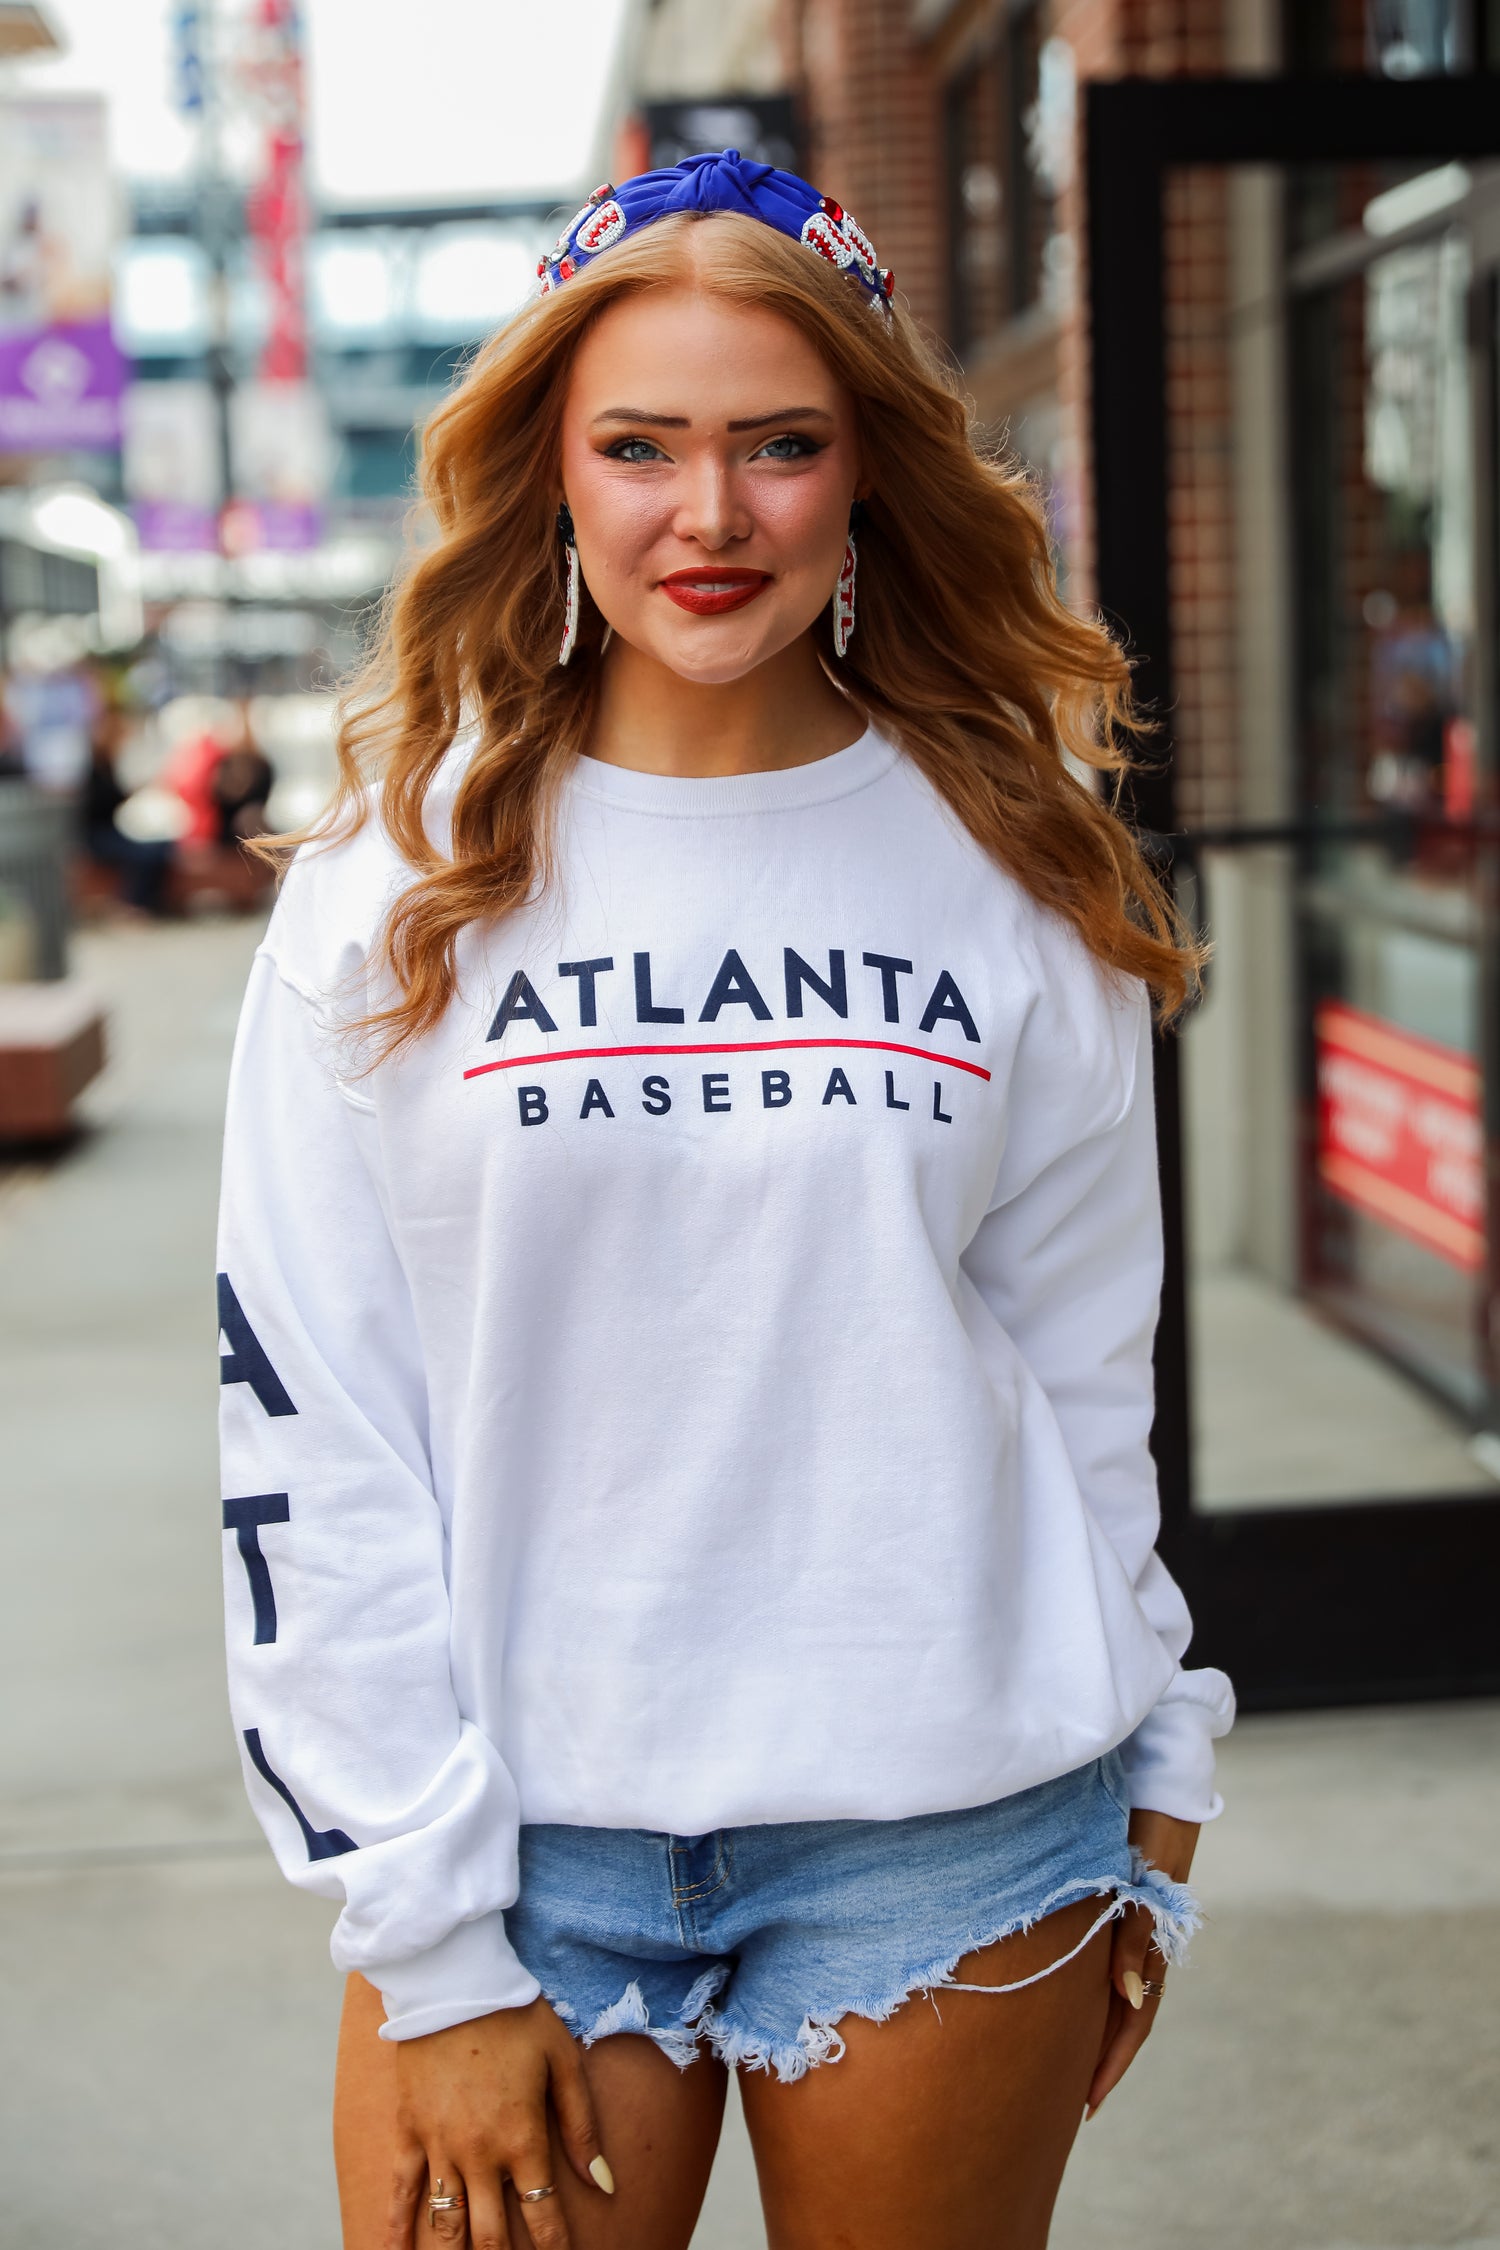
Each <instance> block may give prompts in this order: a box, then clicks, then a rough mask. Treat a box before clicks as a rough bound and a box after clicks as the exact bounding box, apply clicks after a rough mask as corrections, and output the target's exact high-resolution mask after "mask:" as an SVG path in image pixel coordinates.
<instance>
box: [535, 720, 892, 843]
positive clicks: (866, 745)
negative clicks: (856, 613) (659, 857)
mask: <svg viewBox="0 0 1500 2250" xmlns="http://www.w3.org/2000/svg"><path fill="white" fill-rule="evenodd" d="M897 755H898V753H897V751H896V748H895V746H894V744H892V743H890V742H887V741H886V739H885V737H884V735H881V734H877V733H876V731H875V729H874V727H872V726H871V727H866V729H865V731H864V733H863V734H862V735H861V736H860V737H859V740H858V741H857V742H851V743H850V744H849V746H848V748H847V749H844V750H835V751H834V752H833V754H832V756H831V757H827V758H813V759H811V760H810V761H809V762H808V763H807V764H806V765H801V766H781V767H778V768H777V769H776V771H775V772H772V773H732V774H722V775H717V776H715V777H714V778H712V779H710V780H702V779H698V778H696V777H694V778H685V777H683V776H681V775H679V774H669V773H641V772H640V771H639V770H638V769H637V768H636V767H634V766H614V765H606V764H605V763H604V761H603V760H602V759H599V758H588V757H579V758H578V759H577V761H576V763H575V765H574V768H573V773H572V777H571V779H572V786H573V788H574V789H576V790H577V791H578V792H579V793H580V795H582V796H585V797H593V798H596V799H598V801H599V802H600V803H601V804H606V805H620V806H623V807H624V808H625V809H626V810H628V811H631V812H646V813H664V814H666V815H668V816H669V817H673V816H675V817H676V818H679V819H688V820H703V819H712V818H713V817H714V816H715V815H717V814H724V813H758V812H799V811H801V810H802V809H803V808H804V807H805V806H808V805H823V804H827V803H828V802H829V800H830V799H831V798H835V797H847V796H849V795H850V794H851V793H852V792H853V791H854V790H856V789H864V788H866V787H867V786H868V785H869V783H870V782H872V781H878V780H879V778H880V776H881V775H882V774H884V773H887V772H889V770H890V768H891V767H892V766H893V765H894V764H895V762H896V758H897Z"/></svg>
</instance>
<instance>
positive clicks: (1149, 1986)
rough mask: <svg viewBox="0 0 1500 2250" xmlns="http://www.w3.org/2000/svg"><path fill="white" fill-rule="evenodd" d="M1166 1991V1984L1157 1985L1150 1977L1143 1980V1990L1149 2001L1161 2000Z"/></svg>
mask: <svg viewBox="0 0 1500 2250" xmlns="http://www.w3.org/2000/svg"><path fill="white" fill-rule="evenodd" d="M1166 1989H1167V1988H1166V1986H1165V1985H1164V1984H1157V1983H1155V1982H1154V1981H1153V1980H1152V1979H1151V1978H1150V1977H1142V1979H1141V1990H1142V1992H1144V1993H1145V1995H1146V1997H1147V1998H1148V1999H1149V2000H1159V1999H1160V1998H1161V1996H1162V1994H1163V1993H1164V1992H1165V1991H1166Z"/></svg>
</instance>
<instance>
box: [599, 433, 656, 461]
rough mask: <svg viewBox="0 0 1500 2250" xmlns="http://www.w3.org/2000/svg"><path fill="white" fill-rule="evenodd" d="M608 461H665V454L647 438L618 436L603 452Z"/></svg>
mask: <svg viewBox="0 0 1500 2250" xmlns="http://www.w3.org/2000/svg"><path fill="white" fill-rule="evenodd" d="M605 459H606V460H608V461H665V459H666V455H665V454H664V453H663V452H662V449H661V447H660V446H659V445H653V444H652V443H651V440H650V439H649V438H643V437H626V438H620V439H618V440H617V441H616V443H615V444H614V445H612V446H610V447H609V449H608V451H607V452H606V454H605Z"/></svg>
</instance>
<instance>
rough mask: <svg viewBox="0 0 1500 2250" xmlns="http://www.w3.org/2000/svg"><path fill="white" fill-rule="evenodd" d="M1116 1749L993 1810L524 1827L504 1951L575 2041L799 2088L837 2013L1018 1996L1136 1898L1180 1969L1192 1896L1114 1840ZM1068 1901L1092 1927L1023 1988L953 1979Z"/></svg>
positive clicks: (876, 2013)
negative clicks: (675, 1825) (626, 2039)
mask: <svg viewBox="0 0 1500 2250" xmlns="http://www.w3.org/2000/svg"><path fill="white" fill-rule="evenodd" d="M1126 1819H1127V1806H1126V1794H1125V1775H1124V1768H1123V1766H1122V1764H1121V1761H1120V1756H1119V1753H1118V1752H1117V1751H1113V1750H1112V1751H1110V1752H1109V1753H1108V1754H1107V1755H1106V1756H1104V1757H1102V1758H1096V1759H1095V1760H1093V1762H1092V1763H1091V1764H1089V1765H1086V1766H1080V1767H1078V1768H1077V1769H1076V1770H1075V1771H1074V1772H1072V1773H1065V1774H1061V1775H1059V1776H1058V1777H1057V1779H1056V1780H1053V1781H1044V1782H1041V1783H1040V1784H1039V1785H1038V1786H1037V1787H1036V1788H1033V1789H1023V1790H1021V1791H1019V1792H1018V1793H1017V1794H1016V1795H1014V1796H1011V1797H1001V1798H999V1799H997V1800H996V1802H995V1803H994V1804H990V1805H975V1806H972V1807H969V1808H967V1809H966V1810H964V1811H961V1812H940V1813H928V1814H925V1815H922V1816H920V1817H919V1818H916V1819H910V1820H812V1821H793V1822H788V1823H785V1824H782V1823H774V1824H768V1825H766V1826H763V1827H749V1828H721V1829H717V1830H715V1831H714V1833H713V1834H711V1835H708V1836H673V1835H669V1834H666V1833H664V1832H662V1831H660V1830H656V1829H645V1828H572V1827H562V1826H552V1825H545V1826H543V1825H532V1826H526V1827H523V1828H522V1830H521V1887H520V1897H519V1900H518V1902H517V1904H516V1905H515V1906H513V1907H509V1908H507V1909H506V1915H505V1923H506V1929H507V1931H508V1933H509V1936H510V1940H511V1943H512V1945H513V1946H514V1947H515V1949H516V1952H517V1953H518V1954H519V1955H520V1957H521V1959H522V1961H524V1962H525V1964H526V1966H527V1968H528V1969H530V1970H531V1972H532V1974H533V1976H535V1978H536V1979H537V1982H538V1983H539V1984H540V1985H541V1987H542V1990H543V1992H544V1993H545V1994H546V1996H547V1998H548V2000H550V2001H551V2003H552V2005H553V2007H554V2008H555V2009H556V2010H557V2012H558V2014H559V2015H560V2016H561V2017H562V2019H563V2021H564V2022H565V2023H567V2024H568V2025H570V2026H571V2027H572V2029H573V2031H574V2033H575V2035H576V2036H577V2037H578V2038H579V2039H581V2040H582V2041H583V2043H584V2044H585V2046H591V2045H592V2044H593V2043H594V2041H595V2040H597V2039H605V2038H608V2037H609V2036H610V2035H611V2034H612V2033H615V2032H622V2031H631V2032H640V2033H644V2034H645V2036H646V2037H647V2038H650V2039H654V2040H655V2041H656V2044H657V2045H658V2046H659V2047H660V2048H661V2049H662V2051H663V2053H664V2054H666V2055H669V2056H670V2057H671V2059H672V2061H673V2062H675V2063H678V2064H680V2065H682V2066H684V2067H685V2066H686V2065H687V2064H688V2063H690V2062H692V2061H693V2060H694V2059H695V2057H696V2056H697V2055H698V2053H699V2052H700V2046H701V2044H702V2043H706V2044H707V2046H708V2047H709V2048H710V2049H711V2050H712V2052H714V2053H715V2054H717V2055H718V2056H719V2058H720V2060H721V2061H723V2062H724V2063H726V2064H728V2065H729V2066H731V2067H738V2068H742V2069H750V2070H774V2071H775V2072H776V2075H777V2076H778V2077H779V2078H782V2079H794V2078H800V2077H801V2076H802V2075H803V2073H804V2072H805V2071H807V2070H809V2069H811V2068H812V2067H813V2066H814V2065H816V2064H818V2063H825V2062H836V2061H837V2060H838V2059H839V2057H840V2055H841V2054H842V2053H843V2051H844V2047H843V2041H842V2040H841V2039H840V2037H839V2035H838V2031H837V2028H836V2027H837V2025H838V2023H839V2021H840V2020H841V2018H843V2017H844V2016H851V2015H853V2016H864V2017H867V2018H868V2019H869V2020H870V2021H871V2022H874V2023H881V2022H883V2021H884V2020H885V2018H886V2017H887V2016H889V2015H891V2014H892V2013H893V2011H894V2010H895V2009H897V2008H899V2007H900V2005H901V2003H902V2002H903V2001H904V2000H908V1999H910V1998H911V1996H912V1995H913V1994H914V1993H918V1992H929V1991H933V1990H938V1989H941V1988H943V1987H948V1988H949V1989H952V1990H956V1991H999V1992H1005V1991H1014V1990H1016V1989H1017V1985H1018V1984H1020V1983H1026V1984H1031V1983H1035V1982H1036V1981H1037V1978H1039V1977H1044V1976H1050V1975H1051V1974H1052V1971H1053V1970H1054V1969H1059V1968H1061V1967H1062V1965H1063V1961H1065V1960H1071V1959H1072V1957H1073V1954H1074V1953H1078V1952H1081V1951H1082V1949H1083V1947H1084V1946H1085V1945H1086V1944H1087V1943H1088V1942H1089V1939H1090V1938H1091V1937H1092V1936H1093V1935H1094V1932H1095V1931H1096V1930H1098V1929H1099V1928H1101V1927H1102V1926H1103V1924H1104V1923H1106V1922H1109V1921H1112V1920H1114V1919H1115V1917H1116V1916H1118V1915H1120V1914H1123V1913H1124V1912H1125V1910H1126V1909H1127V1907H1129V1906H1132V1905H1139V1906H1144V1907H1146V1908H1148V1909H1149V1910H1150V1913H1151V1915H1152V1918H1153V1921H1154V1923H1155V1936H1156V1943H1157V1945H1158V1946H1159V1948H1160V1949H1161V1952H1162V1953H1163V1954H1164V1955H1165V1957H1166V1959H1167V1960H1168V1961H1171V1962H1180V1961H1181V1960H1182V1959H1183V1958H1184V1956H1185V1953H1186V1949H1187V1943H1188V1939H1189V1938H1190V1937H1191V1935H1192V1933H1193V1931H1194V1930H1195V1929H1196V1928H1197V1927H1198V1921H1199V1916H1198V1909H1197V1905H1196V1903H1195V1901H1194V1899H1193V1896H1192V1894H1191V1892H1190V1891H1188V1890H1187V1889H1186V1888H1185V1886H1184V1885H1182V1884H1180V1883H1173V1882H1169V1881H1168V1879H1167V1877H1166V1876H1165V1875H1163V1874H1162V1873H1161V1872H1160V1871H1159V1870H1158V1869H1157V1868H1154V1867H1152V1866H1150V1865H1148V1863H1147V1862H1146V1861H1145V1860H1144V1859H1143V1858H1142V1857H1141V1855H1140V1853H1139V1852H1138V1851H1137V1850H1136V1849H1135V1848H1134V1846H1132V1844H1131V1843H1130V1842H1129V1839H1128V1837H1127V1834H1126ZM1080 1898H1098V1899H1100V1900H1101V1901H1102V1902H1103V1904H1102V1905H1101V1908H1100V1911H1099V1913H1098V1915H1097V1916H1096V1917H1095V1920H1094V1923H1093V1926H1092V1928H1091V1929H1090V1930H1089V1931H1088V1933H1087V1935H1086V1936H1085V1937H1083V1938H1081V1939H1080V1940H1079V1942H1078V1944H1077V1945H1075V1946H1074V1947H1072V1948H1071V1949H1070V1950H1069V1952H1067V1953H1065V1954H1064V1955H1062V1957H1061V1958H1060V1959H1058V1960H1056V1961H1053V1962H1052V1963H1050V1964H1049V1966H1048V1967H1047V1968H1044V1969H1041V1970H1038V1971H1037V1975H1036V1977H1026V1978H1023V1979H1018V1980H1016V1983H1013V1984H1009V1985H1005V1984H1001V1985H993V1986H991V1985H984V1986H965V1985H955V1983H954V1978H953V1971H954V1969H955V1967H956V1966H957V1964H958V1962H959V1961H961V1960H962V1959H963V1956H964V1955H965V1954H966V1953H970V1952H973V1951H974V1950H975V1949H976V1948H978V1947H980V1946H985V1945H992V1944H993V1943H994V1942H995V1940H996V1939H998V1938H1002V1937H1008V1936H1009V1935H1010V1934H1011V1933H1012V1932H1013V1931H1016V1930H1024V1929H1027V1928H1029V1927H1030V1926H1031V1924H1032V1923H1034V1922H1038V1921H1040V1920H1041V1919H1042V1917H1043V1916H1044V1915H1047V1914H1052V1913H1055V1912H1056V1911H1057V1909H1058V1908H1059V1907H1063V1906H1068V1905H1071V1904H1073V1903H1074V1902H1075V1901H1076V1900H1078V1899H1080Z"/></svg>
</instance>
